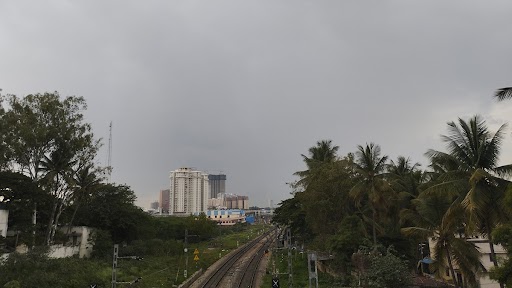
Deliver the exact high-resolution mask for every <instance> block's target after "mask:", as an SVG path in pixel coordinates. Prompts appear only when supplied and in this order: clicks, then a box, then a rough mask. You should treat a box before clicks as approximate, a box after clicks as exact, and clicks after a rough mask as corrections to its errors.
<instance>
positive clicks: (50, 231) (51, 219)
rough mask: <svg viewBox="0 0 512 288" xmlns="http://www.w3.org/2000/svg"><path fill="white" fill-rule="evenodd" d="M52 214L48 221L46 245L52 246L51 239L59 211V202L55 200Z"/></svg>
mask: <svg viewBox="0 0 512 288" xmlns="http://www.w3.org/2000/svg"><path fill="white" fill-rule="evenodd" d="M54 201H55V202H54V203H53V208H52V213H51V214H50V220H49V221H48V228H47V229H46V245H47V246H50V239H51V234H52V228H53V223H54V218H55V212H56V211H57V200H54Z"/></svg>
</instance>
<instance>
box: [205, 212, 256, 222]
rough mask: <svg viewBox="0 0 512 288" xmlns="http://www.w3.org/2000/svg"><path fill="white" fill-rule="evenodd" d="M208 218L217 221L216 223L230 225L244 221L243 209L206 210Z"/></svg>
mask: <svg viewBox="0 0 512 288" xmlns="http://www.w3.org/2000/svg"><path fill="white" fill-rule="evenodd" d="M206 217H208V219H210V220H212V221H215V222H217V225H221V226H230V225H235V224H236V223H245V222H246V220H245V211H244V210H239V209H234V210H208V211H206Z"/></svg>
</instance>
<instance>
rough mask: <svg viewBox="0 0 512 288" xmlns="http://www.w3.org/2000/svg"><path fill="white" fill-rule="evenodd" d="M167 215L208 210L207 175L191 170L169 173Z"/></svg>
mask: <svg viewBox="0 0 512 288" xmlns="http://www.w3.org/2000/svg"><path fill="white" fill-rule="evenodd" d="M169 178H170V179H171V189H170V190H171V191H170V197H169V198H170V203H169V214H170V215H175V214H184V215H188V214H192V213H196V212H205V213H206V210H207V209H208V194H209V190H210V189H209V188H210V187H209V185H208V174H206V173H203V172H201V171H195V170H192V168H180V169H177V170H174V171H171V175H170V176H169Z"/></svg>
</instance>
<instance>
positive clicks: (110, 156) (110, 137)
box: [107, 121, 112, 182]
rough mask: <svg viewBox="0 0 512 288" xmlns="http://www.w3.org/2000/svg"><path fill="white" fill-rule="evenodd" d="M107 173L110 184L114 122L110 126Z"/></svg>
mask: <svg viewBox="0 0 512 288" xmlns="http://www.w3.org/2000/svg"><path fill="white" fill-rule="evenodd" d="M107 171H108V182H110V177H111V176H112V121H110V126H109V136H108V156H107Z"/></svg>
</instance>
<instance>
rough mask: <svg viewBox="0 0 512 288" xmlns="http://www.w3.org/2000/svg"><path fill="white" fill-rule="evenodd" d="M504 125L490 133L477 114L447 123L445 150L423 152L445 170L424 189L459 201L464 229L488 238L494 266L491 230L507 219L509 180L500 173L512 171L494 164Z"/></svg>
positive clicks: (496, 160)
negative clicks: (506, 193)
mask: <svg viewBox="0 0 512 288" xmlns="http://www.w3.org/2000/svg"><path fill="white" fill-rule="evenodd" d="M505 127H506V125H502V126H501V127H500V128H499V129H498V130H497V131H496V132H495V133H492V132H491V131H489V129H488V128H487V126H486V124H485V121H483V120H482V119H481V118H480V117H479V116H474V117H473V118H471V119H470V120H469V122H466V121H464V120H462V119H459V123H458V125H457V124H456V123H454V122H450V123H448V131H449V135H447V136H442V137H443V140H444V141H445V142H446V143H447V147H448V151H449V152H448V153H445V152H440V151H435V150H430V151H429V152H427V155H428V156H430V158H431V160H432V162H433V163H438V165H437V167H441V166H444V167H445V168H448V169H446V171H444V172H442V173H440V174H439V175H440V176H439V177H438V179H437V181H438V184H435V185H433V186H431V187H429V188H428V189H426V190H425V192H427V193H436V192H444V193H446V194H448V195H451V196H452V197H453V198H452V199H457V201H460V202H461V205H462V206H463V207H464V209H465V211H466V212H467V213H468V215H469V219H468V221H467V224H468V225H467V230H468V231H466V232H467V233H472V232H473V231H475V229H476V231H478V232H479V233H481V234H482V235H484V236H487V237H488V240H489V247H490V250H491V255H492V256H491V257H492V259H493V262H494V265H495V266H497V265H498V263H497V261H496V255H495V253H494V246H493V244H492V239H491V231H492V229H493V228H494V227H496V226H497V225H499V224H500V223H502V222H504V221H507V219H508V213H507V210H506V209H505V205H504V203H503V198H504V195H505V190H506V186H507V185H508V183H509V181H507V180H505V179H503V178H502V176H506V175H511V174H512V165H503V166H498V165H497V163H498V156H499V154H500V148H501V147H500V144H501V142H502V138H503V130H504V129H505ZM439 163H441V164H442V165H439Z"/></svg>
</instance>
